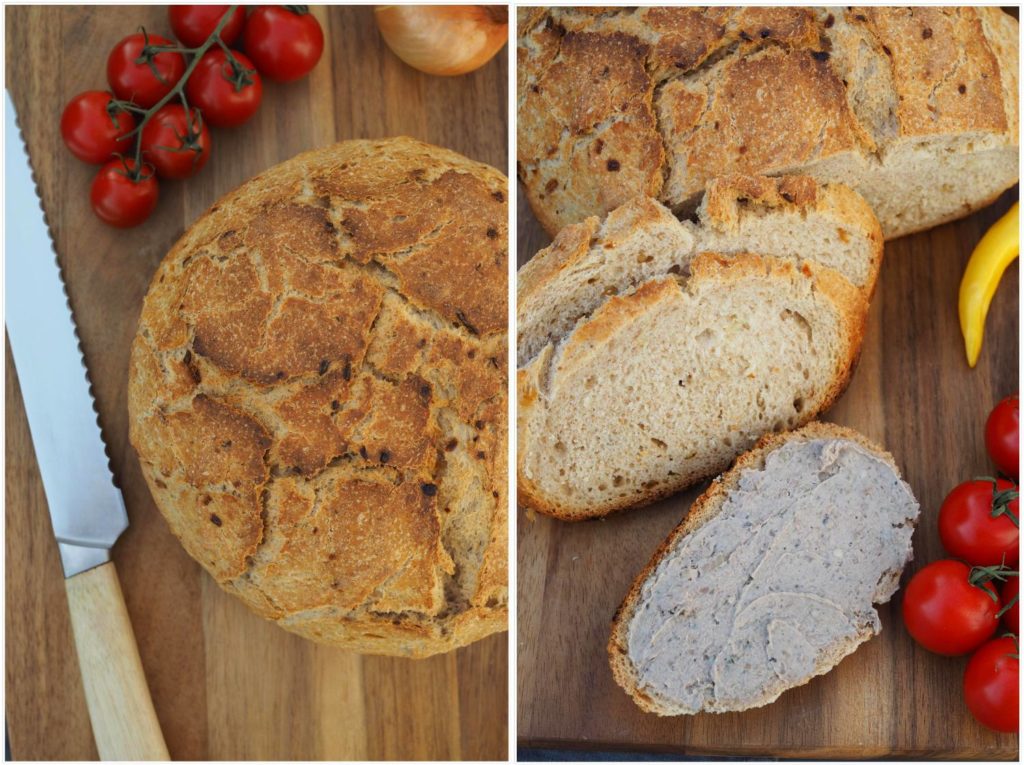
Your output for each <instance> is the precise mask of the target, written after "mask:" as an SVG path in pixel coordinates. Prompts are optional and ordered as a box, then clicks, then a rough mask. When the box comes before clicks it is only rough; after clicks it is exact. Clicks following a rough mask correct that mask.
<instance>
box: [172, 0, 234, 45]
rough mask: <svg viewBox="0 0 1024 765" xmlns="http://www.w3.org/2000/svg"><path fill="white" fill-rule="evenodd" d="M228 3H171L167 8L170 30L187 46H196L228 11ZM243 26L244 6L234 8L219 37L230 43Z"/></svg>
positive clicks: (225, 42)
mask: <svg viewBox="0 0 1024 765" xmlns="http://www.w3.org/2000/svg"><path fill="white" fill-rule="evenodd" d="M230 7H231V6H229V5H172V6H170V7H168V9H167V16H168V19H169V20H170V22H171V31H172V32H174V36H175V37H177V38H178V39H179V40H181V42H182V44H183V45H185V46H187V47H189V48H198V47H199V46H200V45H202V44H203V43H204V42H206V39H207V38H208V37H209V36H210V35H212V34H213V30H214V29H216V28H217V24H218V23H219V22H220V20H221V19H222V18H223V17H224V14H225V13H227V12H228V8H230ZM243 26H245V6H242V5H240V6H238V7H237V8H235V11H234V13H232V14H231V18H230V19H229V20H228V21H227V23H226V24H225V25H224V27H223V28H222V29H221V30H220V39H221V40H223V41H224V44H225V45H231V43H233V42H234V41H235V40H237V39H238V36H239V35H240V34H241V33H242V27H243Z"/></svg>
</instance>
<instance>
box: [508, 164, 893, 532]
mask: <svg viewBox="0 0 1024 765" xmlns="http://www.w3.org/2000/svg"><path fill="white" fill-rule="evenodd" d="M748 247H749V248H750V249H752V250H755V251H756V252H757V253H758V254H756V255H755V254H751V253H749V252H747V251H746V248H748ZM707 249H711V250H712V251H711V252H707V251H705V250H707ZM881 255H882V237H881V232H880V230H879V228H878V223H877V221H875V219H874V218H873V217H872V215H871V212H870V210H869V209H868V208H867V206H866V205H865V204H864V201H863V200H862V199H861V198H860V197H858V196H857V195H856V194H854V193H853V192H851V191H850V190H849V189H846V188H844V187H842V186H836V185H826V186H819V185H818V184H817V183H816V182H815V181H813V180H811V179H809V178H801V177H788V178H784V179H768V178H751V177H740V176H734V177H729V178H723V179H718V180H716V181H714V182H713V183H712V184H711V186H710V187H709V190H708V193H707V195H706V196H705V199H704V202H703V204H702V208H701V213H700V223H699V224H698V223H694V222H690V221H685V222H679V221H677V220H676V219H675V218H674V217H673V216H672V214H671V213H670V212H669V211H668V210H667V209H666V208H664V207H663V206H661V205H660V204H659V203H657V202H655V201H653V200H651V199H644V198H641V199H636V200H634V201H633V202H631V203H630V204H628V205H626V206H624V207H623V208H620V209H619V210H616V211H614V212H612V213H611V214H610V215H609V216H608V219H607V220H606V221H605V222H604V224H599V223H598V222H597V220H596V219H590V220H588V221H587V222H586V223H584V224H580V225H579V226H571V227H569V228H568V229H567V230H565V231H563V232H562V234H560V235H559V237H558V239H557V240H556V241H555V243H554V244H553V245H552V247H551V248H549V249H548V250H546V251H544V252H541V253H540V254H538V255H537V257H536V258H534V259H533V260H532V261H530V262H529V263H528V264H527V265H526V266H524V267H523V269H522V271H521V272H520V279H519V293H518V298H519V306H518V315H519V322H518V324H519V363H520V369H519V376H518V388H519V391H518V395H519V409H518V428H517V432H518V439H519V450H518V484H519V499H520V501H521V502H522V503H523V504H525V505H526V506H528V507H531V508H534V509H537V510H540V511H541V512H545V513H548V514H551V515H554V516H556V517H558V518H562V519H566V520H579V519H584V518H593V517H597V516H601V515H604V514H606V513H609V512H612V511H614V510H620V509H624V508H628V507H636V506H639V505H642V504H646V503H648V502H651V501H654V500H656V499H659V498H660V497H663V496H666V495H668V494H671V493H673V492H675V491H678V490H680V489H683V488H685V487H687V486H690V485H692V484H694V483H696V482H697V481H700V480H702V479H704V478H708V477H710V476H712V475H715V474H716V473H718V472H720V471H721V470H723V469H724V468H725V467H727V466H728V465H729V463H730V462H731V461H732V460H733V459H734V458H735V457H736V456H737V455H738V454H740V453H741V452H742V451H744V450H745V449H747V448H749V447H750V446H751V445H752V444H753V443H754V442H755V441H756V440H757V439H758V438H759V437H760V436H762V435H763V434H765V433H766V432H769V431H772V430H776V431H779V430H787V429H790V428H794V427H799V426H800V425H802V424H804V423H805V422H807V421H808V420H810V419H812V418H813V417H814V416H815V415H816V414H817V413H819V412H821V411H823V410H824V409H825V408H826V407H828V406H829V405H830V404H831V403H832V402H833V401H834V400H835V399H836V398H837V397H838V396H839V394H840V393H841V392H842V390H843V389H844V387H845V385H846V383H847V381H848V379H849V376H850V374H851V372H852V369H853V365H854V362H855V360H856V358H857V355H858V353H859V349H860V342H861V338H862V336H863V332H864V323H865V319H866V314H867V307H868V298H869V296H870V294H871V292H872V290H873V289H874V284H875V279H876V277H877V274H878V267H879V263H880V261H881ZM822 263H826V264H828V265H822ZM829 266H832V267H829ZM844 273H845V274H847V275H848V276H849V278H847V276H844V275H843V274H844ZM851 279H854V280H856V282H857V284H858V286H855V285H854V284H853V283H851Z"/></svg>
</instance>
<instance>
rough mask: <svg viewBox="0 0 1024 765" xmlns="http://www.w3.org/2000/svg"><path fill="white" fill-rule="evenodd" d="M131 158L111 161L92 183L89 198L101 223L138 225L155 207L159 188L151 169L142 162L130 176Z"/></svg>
mask: <svg viewBox="0 0 1024 765" xmlns="http://www.w3.org/2000/svg"><path fill="white" fill-rule="evenodd" d="M134 170H135V160H134V159H125V160H123V161H122V160H120V159H115V160H111V161H110V162H108V163H107V164H105V165H104V166H103V167H102V168H100V171H99V173H97V175H96V177H95V178H94V179H93V182H92V189H91V190H90V192H89V201H90V202H91V203H92V209H93V212H95V213H96V215H97V216H99V218H100V220H102V221H103V222H104V223H109V224H110V225H111V226H117V227H118V228H131V227H132V226H137V225H139V224H140V223H142V221H144V220H146V218H148V217H149V216H150V213H152V212H153V210H154V209H155V208H156V202H157V199H158V198H159V196H160V190H159V188H158V186H157V182H156V177H155V176H154V175H153V170H152V168H149V167H146V166H145V165H144V166H143V167H142V168H141V171H140V173H139V177H138V178H132V177H131V176H132V174H133V172H134Z"/></svg>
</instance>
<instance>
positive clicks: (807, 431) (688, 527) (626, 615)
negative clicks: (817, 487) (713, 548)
mask: <svg viewBox="0 0 1024 765" xmlns="http://www.w3.org/2000/svg"><path fill="white" fill-rule="evenodd" d="M818 439H830V440H831V439H843V440H847V441H853V442H854V443H856V444H858V445H860V446H862V447H863V448H864V449H866V450H868V451H870V452H871V453H872V454H874V455H876V456H877V457H879V458H880V459H882V460H884V461H885V462H886V463H887V464H889V465H890V466H891V467H892V469H893V471H895V473H896V475H897V477H899V476H900V471H899V468H898V467H897V466H896V461H895V460H894V459H893V457H892V455H891V454H889V452H887V451H885V450H884V449H882V448H881V447H880V446H878V445H877V444H875V443H874V442H872V441H871V440H870V439H868V438H867V437H865V436H864V435H862V434H860V433H858V432H857V431H855V430H852V429H851V428H846V427H843V426H841V425H834V424H832V423H826V422H817V421H814V422H809V423H808V424H806V425H804V426H803V427H802V428H800V429H799V430H795V431H790V432H788V433H768V434H767V435H765V436H764V437H763V438H761V439H760V440H759V441H758V442H757V444H756V445H755V446H754V448H753V449H751V450H750V451H748V452H746V453H744V454H742V455H740V456H739V457H738V458H737V459H736V462H735V464H734V465H733V466H732V467H731V468H730V469H729V470H728V471H727V472H725V473H723V474H722V475H721V476H719V477H717V478H716V479H715V480H714V481H712V482H711V485H710V486H708V488H707V489H706V490H705V491H704V492H703V493H702V494H701V495H700V496H699V497H697V499H695V500H694V502H693V504H692V505H691V506H690V510H689V512H688V513H687V515H686V517H685V518H684V519H683V520H682V522H681V523H680V524H679V525H678V526H677V527H676V528H675V529H674V530H673V531H672V533H670V534H669V535H668V537H667V538H666V539H665V540H664V541H663V542H662V543H661V545H659V546H658V549H657V550H655V552H654V555H652V556H651V559H650V561H648V563H647V565H646V566H644V568H643V570H642V571H641V572H640V573H639V574H638V575H637V577H636V579H634V580H633V584H632V585H631V586H630V588H629V592H628V593H626V597H625V598H624V599H623V601H622V604H621V605H620V606H619V607H618V609H616V611H615V615H614V616H613V617H612V627H611V635H610V637H609V640H608V648H607V650H608V659H609V664H610V666H611V670H612V675H613V676H614V678H615V682H616V683H618V684H619V686H621V687H622V688H623V689H624V690H625V691H626V693H628V694H629V695H630V697H632V699H633V700H634V701H635V702H636V704H637V705H638V706H639V707H640V708H641V709H643V710H644V711H647V712H653V713H655V714H662V715H664V714H670V713H668V712H666V710H665V709H664V708H663V707H662V706H660V705H659V704H658V703H657V702H656V701H655V700H654V699H652V698H651V697H650V696H649V695H648V694H646V693H644V692H643V690H642V689H640V687H639V680H638V677H637V674H636V668H635V667H634V666H633V664H632V662H630V660H629V654H628V648H627V645H626V642H627V638H626V631H627V629H628V627H629V623H630V620H631V619H632V618H633V615H634V613H635V611H636V608H637V606H638V605H639V600H640V593H641V590H642V589H643V586H644V583H645V582H646V581H647V578H648V577H649V576H650V575H651V574H653V573H654V571H655V570H656V569H657V567H658V564H660V563H661V561H662V559H664V558H665V557H666V556H667V555H669V554H670V553H671V552H672V550H673V549H674V548H675V546H676V544H677V543H678V542H679V541H680V540H681V539H682V538H683V537H685V536H686V535H688V534H691V533H693V532H695V531H696V530H697V529H699V528H701V527H702V526H703V525H704V524H706V523H708V522H709V521H711V520H713V519H714V518H715V516H717V515H718V513H719V512H720V511H721V508H722V505H723V503H724V500H725V499H726V497H727V496H728V495H729V492H731V491H732V490H733V489H735V488H736V486H737V485H738V483H739V480H740V476H741V474H742V473H743V472H744V471H745V470H749V469H758V468H760V467H762V466H763V465H764V461H765V458H766V457H767V456H768V454H769V453H770V452H772V451H774V450H775V449H778V448H779V447H781V446H783V445H784V444H787V443H790V442H792V441H813V440H818ZM870 637H871V632H870V631H863V632H861V633H859V634H858V635H857V636H856V637H855V638H854V639H852V640H850V641H848V642H846V643H844V644H843V645H842V646H840V647H839V648H838V649H837V650H836V651H835V652H833V653H830V654H827V655H824V656H821V657H819V659H818V662H817V664H816V666H815V671H814V672H813V673H812V674H811V675H809V676H808V678H807V679H806V680H805V681H804V683H803V684H806V683H808V682H810V681H811V680H812V679H813V678H814V677H815V676H817V675H820V674H824V673H825V672H827V671H828V670H830V669H832V667H834V666H835V665H836V664H838V663H839V662H840V661H841V660H842V659H843V658H844V657H845V656H848V655H849V654H851V653H853V651H854V650H856V648H857V646H859V645H860V644H861V643H863V642H864V641H866V640H868V639H869V638H870ZM775 698H777V694H776V695H774V696H772V697H771V698H767V697H766V698H763V699H753V700H751V703H750V704H749V706H750V707H755V706H761V705H763V704H766V703H769V702H770V701H773V700H774V699H775Z"/></svg>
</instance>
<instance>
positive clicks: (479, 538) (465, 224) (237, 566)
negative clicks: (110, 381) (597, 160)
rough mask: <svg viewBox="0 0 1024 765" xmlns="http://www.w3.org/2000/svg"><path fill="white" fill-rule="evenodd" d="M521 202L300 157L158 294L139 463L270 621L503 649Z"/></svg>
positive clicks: (429, 645) (379, 649)
mask: <svg viewBox="0 0 1024 765" xmlns="http://www.w3.org/2000/svg"><path fill="white" fill-rule="evenodd" d="M507 185H508V183H507V180H506V178H505V177H504V176H503V175H502V174H501V173H499V172H498V171H496V170H494V169H493V168H490V167H488V166H486V165H483V164H480V163H477V162H472V161H470V160H468V159H466V158H464V157H462V156H460V155H458V154H455V153H453V152H450V151H446V150H444V149H439V148H436V147H434V146H429V145H427V144H423V143H419V142H418V141H413V140H411V139H408V138H396V139H392V140H384V141H349V142H345V143H340V144H337V145H335V146H331V147H329V148H326V149H322V150H319V151H313V152H309V153H306V154H302V155H300V156H298V157H296V158H294V159H292V160H290V161H288V162H285V163H283V164H281V165H278V166H276V167H274V168H272V169H270V170H268V171H267V172H265V173H263V174H262V175H259V176H257V177H256V178H254V179H252V180H251V181H249V182H248V183H246V184H245V185H243V186H242V187H241V188H239V189H237V190H236V191H234V192H233V193H231V194H229V195H227V196H226V197H224V198H223V199H221V200H220V201H219V202H218V203H217V204H215V205H214V206H213V207H212V208H211V209H210V210H209V212H207V213H206V215H204V216H203V217H202V218H201V219H200V220H199V221H198V222H196V224H195V225H193V226H192V227H191V228H190V229H189V230H188V231H187V232H186V233H185V235H184V236H183V237H182V238H181V239H180V240H179V241H178V243H177V244H176V245H175V246H174V248H173V249H172V250H171V252H170V253H169V254H168V255H167V257H166V258H165V259H164V261H163V263H162V264H161V265H160V268H159V269H158V270H157V272H156V275H155V276H154V278H153V282H152V284H151V285H150V289H149V294H148V295H147V296H146V300H145V305H144V307H143V310H142V318H141V320H140V322H139V330H138V334H137V336H136V338H135V342H134V344H133V346H132V354H131V366H130V379H129V388H128V407H129V413H130V422H131V426H130V436H131V442H132V444H133V445H134V446H135V448H136V450H137V451H138V454H139V458H140V460H141V463H142V470H143V472H144V474H145V476H146V480H147V482H148V483H149V487H150V490H151V491H152V493H153V497H154V499H155V500H156V504H157V505H158V507H159V508H160V510H161V512H162V513H163V515H164V517H165V518H166V519H167V522H168V523H169V524H170V527H171V530H172V531H173V532H174V534H175V535H176V536H177V537H178V538H179V539H180V540H181V542H182V544H183V545H184V546H185V549H186V550H187V551H188V552H189V554H190V555H192V557H194V558H195V559H196V560H197V561H199V563H200V564H202V565H203V567H204V568H206V570H207V571H208V572H209V573H210V574H211V575H212V576H213V577H214V578H215V579H216V580H217V581H218V582H219V583H220V584H221V586H222V587H224V588H225V589H226V590H228V591H229V592H232V593H234V594H236V595H238V596H239V597H240V598H242V600H244V601H245V602H246V603H247V604H248V605H249V606H250V607H251V608H252V609H253V610H254V611H256V612H257V613H258V614H260V615H261V616H264V617H266V618H268V619H272V620H274V621H276V622H277V623H278V624H280V625H281V626H282V627H284V628H286V629H289V630H291V631H293V632H297V633H299V634H300V635H303V636H305V637H308V638H312V639H314V640H318V641H321V642H325V643H331V644H335V645H339V646H343V647H346V648H349V649H352V650H356V651H360V652H365V653H381V654H396V655H405V656H426V655H429V654H433V653H438V652H441V651H447V650H450V649H452V648H455V647H457V646H460V645H465V644H466V643H469V642H471V641H473V640H477V639H479V638H481V637H483V636H485V635H488V634H490V633H492V632H496V631H499V630H503V629H505V628H506V622H507V611H508V608H507V596H508V581H507V580H508V575H507V549H506V544H507V538H508V536H507V535H508V531H507V511H506V485H507V484H506V473H507V450H506V440H507V428H508V423H507V415H506V399H507V370H506V348H507V315H506V306H507V297H506V295H507V289H506V287H507V282H508V278H507V271H506V262H507V257H508V255H507V236H508V226H507V202H506V199H507V193H508V192H507Z"/></svg>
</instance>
